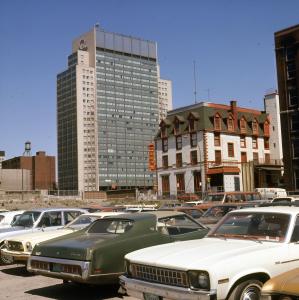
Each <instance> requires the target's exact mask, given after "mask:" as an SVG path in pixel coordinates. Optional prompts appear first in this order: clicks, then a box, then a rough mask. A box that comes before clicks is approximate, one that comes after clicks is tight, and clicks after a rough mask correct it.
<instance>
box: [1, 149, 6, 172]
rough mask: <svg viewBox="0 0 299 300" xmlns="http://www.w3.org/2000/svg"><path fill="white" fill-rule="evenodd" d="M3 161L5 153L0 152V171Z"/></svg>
mask: <svg viewBox="0 0 299 300" xmlns="http://www.w3.org/2000/svg"><path fill="white" fill-rule="evenodd" d="M3 160H5V151H0V169H1V168H2V162H3Z"/></svg>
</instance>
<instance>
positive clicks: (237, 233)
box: [208, 212, 290, 242]
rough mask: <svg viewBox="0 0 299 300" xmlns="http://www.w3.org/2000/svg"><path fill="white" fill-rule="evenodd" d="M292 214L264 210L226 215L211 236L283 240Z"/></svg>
mask: <svg viewBox="0 0 299 300" xmlns="http://www.w3.org/2000/svg"><path fill="white" fill-rule="evenodd" d="M289 222H290V215H288V214H281V213H264V212H238V213H230V214H228V215H226V217H225V218H224V220H223V221H222V222H221V223H220V224H219V225H218V226H217V227H215V229H213V230H212V231H211V233H209V235H208V236H209V237H224V238H241V239H248V240H250V239H256V240H260V241H262V240H264V241H275V242H283V241H284V240H285V237H286V233H287V229H288V226H289Z"/></svg>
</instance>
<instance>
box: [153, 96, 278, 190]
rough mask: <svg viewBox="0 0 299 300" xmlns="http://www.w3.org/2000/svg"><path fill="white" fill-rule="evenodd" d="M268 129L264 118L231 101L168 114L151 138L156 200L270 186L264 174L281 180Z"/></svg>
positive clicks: (203, 104) (257, 112) (271, 179)
mask: <svg viewBox="0 0 299 300" xmlns="http://www.w3.org/2000/svg"><path fill="white" fill-rule="evenodd" d="M267 101H268V100H267ZM270 125H271V124H270V118H269V116H268V114H267V113H266V112H263V111H258V110H254V109H248V108H242V107H237V103H236V101H231V103H230V105H221V104H214V103H207V102H201V103H198V104H194V105H190V106H186V107H182V108H178V109H175V110H172V111H170V112H168V115H167V118H166V119H164V120H162V121H161V123H160V130H159V131H158V134H157V136H156V158H157V177H158V178H157V179H158V191H159V195H160V196H162V195H163V196H169V195H177V194H180V193H202V192H206V191H240V190H241V191H251V190H253V189H254V188H255V187H267V186H275V185H276V184H277V182H273V181H275V180H277V178H276V176H270V177H269V176H267V171H268V170H272V172H276V173H278V174H280V173H281V167H282V166H281V165H282V162H281V161H279V160H278V158H277V159H276V156H275V159H274V160H273V159H272V153H271V151H270ZM276 126H277V125H275V127H276ZM276 143H277V141H276Z"/></svg>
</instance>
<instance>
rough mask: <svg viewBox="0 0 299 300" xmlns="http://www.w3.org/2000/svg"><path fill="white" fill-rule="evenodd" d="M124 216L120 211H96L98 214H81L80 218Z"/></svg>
mask: <svg viewBox="0 0 299 300" xmlns="http://www.w3.org/2000/svg"><path fill="white" fill-rule="evenodd" d="M121 214H124V213H123V212H121V211H98V212H94V213H85V214H82V215H81V216H90V217H106V216H112V217H113V216H117V215H121Z"/></svg>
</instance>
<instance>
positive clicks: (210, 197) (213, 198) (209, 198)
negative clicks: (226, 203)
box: [204, 194, 223, 202]
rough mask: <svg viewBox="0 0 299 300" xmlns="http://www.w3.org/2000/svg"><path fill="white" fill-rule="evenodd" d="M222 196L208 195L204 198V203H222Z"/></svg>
mask: <svg viewBox="0 0 299 300" xmlns="http://www.w3.org/2000/svg"><path fill="white" fill-rule="evenodd" d="M222 199H223V194H209V195H207V196H206V197H205V200H204V202H210V201H222Z"/></svg>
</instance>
